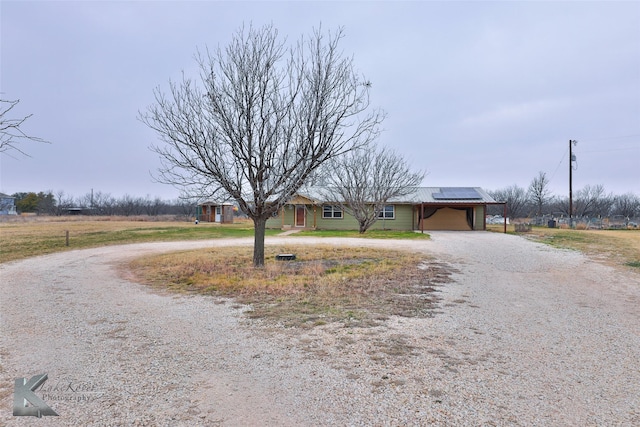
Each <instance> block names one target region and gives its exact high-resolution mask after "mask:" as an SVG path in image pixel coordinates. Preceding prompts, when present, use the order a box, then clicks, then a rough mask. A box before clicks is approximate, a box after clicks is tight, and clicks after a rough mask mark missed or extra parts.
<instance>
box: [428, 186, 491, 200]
mask: <svg viewBox="0 0 640 427" xmlns="http://www.w3.org/2000/svg"><path fill="white" fill-rule="evenodd" d="M433 198H434V199H435V200H478V199H482V196H481V195H480V194H479V193H478V192H477V191H476V189H475V188H471V187H455V188H454V187H443V188H440V192H439V193H433Z"/></svg>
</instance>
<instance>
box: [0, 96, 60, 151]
mask: <svg viewBox="0 0 640 427" xmlns="http://www.w3.org/2000/svg"><path fill="white" fill-rule="evenodd" d="M19 102H20V100H19V99H16V100H14V101H7V100H4V99H0V153H2V152H5V151H8V150H14V151H17V152H19V153H20V154H23V155H25V156H28V154H27V153H25V152H24V151H22V150H21V149H20V147H19V145H20V144H21V143H22V142H24V141H34V142H44V143H49V141H45V140H44V139H42V138H37V137H35V136H30V135H27V134H26V133H25V132H24V131H23V130H22V125H23V124H24V123H25V122H26V121H27V120H28V119H29V118H30V117H31V116H33V114H29V115H27V116H24V117H20V118H16V119H14V118H10V117H9V114H10V113H11V110H13V108H14V107H15V106H16V105H18V103H19Z"/></svg>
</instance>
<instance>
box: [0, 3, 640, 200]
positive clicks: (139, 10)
mask: <svg viewBox="0 0 640 427" xmlns="http://www.w3.org/2000/svg"><path fill="white" fill-rule="evenodd" d="M0 8H1V18H0V19H1V25H2V34H1V38H2V46H1V48H2V53H1V60H2V63H1V71H2V74H1V78H0V85H1V89H0V91H1V92H2V97H3V98H5V99H16V98H20V99H21V103H20V111H19V112H20V113H23V114H30V113H33V114H34V117H32V118H31V119H30V120H29V122H28V123H27V126H26V129H25V130H27V131H28V132H30V133H31V134H33V135H36V136H39V137H42V138H45V139H47V140H50V141H52V142H53V144H52V145H37V144H31V145H29V146H25V150H27V151H28V152H29V153H30V154H31V155H32V156H33V157H32V158H19V159H14V158H12V157H9V156H7V155H6V154H3V155H0V191H2V192H5V193H13V192H17V191H41V190H48V189H50V190H53V191H58V190H65V191H66V192H68V193H71V194H74V195H80V194H85V193H87V192H89V191H90V190H91V188H93V189H95V190H100V191H103V192H107V193H112V194H113V195H123V194H126V193H129V194H133V195H147V194H149V195H153V196H155V195H159V196H161V197H167V198H169V197H174V196H176V195H177V191H176V190H174V189H172V188H171V187H167V186H165V185H161V184H157V183H153V182H152V179H151V177H150V172H153V171H154V170H155V169H156V168H157V166H158V159H157V158H156V157H155V155H154V154H153V153H152V152H151V151H149V150H148V148H147V147H148V146H149V145H151V144H153V143H156V142H157V139H156V136H155V135H154V134H153V133H152V132H151V131H150V130H149V129H146V128H145V127H144V125H143V124H142V123H140V122H139V121H138V120H137V119H136V117H137V114H138V111H140V110H143V109H145V108H146V106H147V105H149V104H150V103H151V102H152V101H153V94H152V91H153V89H154V88H155V87H157V86H161V87H166V84H167V81H168V80H169V79H178V78H180V76H181V73H182V72H184V73H185V74H186V75H188V76H195V74H196V67H195V62H194V61H193V54H194V53H195V51H196V49H197V48H204V47H205V46H209V47H215V46H217V45H218V44H220V45H222V46H224V45H225V44H226V43H227V42H228V41H229V40H230V38H231V35H232V34H233V32H234V31H236V30H237V29H238V28H239V27H240V26H241V25H242V24H243V23H245V24H248V23H250V22H252V23H253V24H254V25H262V24H265V23H273V25H274V26H275V27H276V28H278V29H279V30H280V32H281V33H282V34H283V35H286V36H288V37H289V40H296V39H297V38H298V37H299V36H300V35H301V34H303V33H308V32H310V31H311V29H312V27H314V26H315V27H317V26H318V25H319V24H320V23H322V26H323V28H325V29H335V28H336V27H338V26H344V27H345V30H346V38H345V39H344V40H343V45H342V46H343V48H344V52H345V54H348V55H351V54H353V56H354V60H355V63H356V65H357V67H358V69H359V70H360V71H361V72H362V74H363V75H365V76H366V77H367V78H368V79H369V80H371V81H372V82H373V87H372V97H373V98H372V99H373V102H374V104H375V105H376V106H380V107H382V108H384V109H385V110H386V111H387V112H388V119H387V121H386V122H385V125H384V127H385V132H384V134H383V135H382V138H381V142H382V143H383V144H385V145H388V146H391V147H393V148H395V149H396V150H397V151H398V152H400V153H401V154H403V155H404V156H405V157H407V158H408V159H410V161H411V162H412V164H413V166H414V167H415V168H417V169H423V170H427V171H428V172H429V174H428V175H427V177H426V179H425V182H424V184H425V185H433V186H440V185H441V186H456V185H472V186H482V187H485V188H487V189H497V188H503V187H506V186H509V185H512V184H518V185H521V186H523V187H526V186H527V185H528V183H529V182H530V181H531V179H532V178H533V177H535V176H536V175H537V173H538V171H545V172H547V174H548V176H549V177H552V181H551V185H552V188H553V190H554V192H556V193H557V194H564V192H566V191H567V185H568V184H567V179H568V157H567V153H566V151H567V148H568V141H569V139H577V140H578V141H579V143H578V146H577V147H576V155H577V157H578V170H577V171H576V172H575V174H574V189H576V188H581V187H582V186H584V185H588V184H590V185H594V184H602V185H604V186H605V188H606V189H607V190H608V191H612V192H615V193H624V192H628V191H632V192H635V193H637V194H638V193H640V184H639V183H640V160H638V159H640V3H637V2H561V3H559V2H142V1H140V2H135V1H130V2H115V1H114V2H29V1H20V2H18V1H16V2H13V1H3V2H2V3H1V4H0Z"/></svg>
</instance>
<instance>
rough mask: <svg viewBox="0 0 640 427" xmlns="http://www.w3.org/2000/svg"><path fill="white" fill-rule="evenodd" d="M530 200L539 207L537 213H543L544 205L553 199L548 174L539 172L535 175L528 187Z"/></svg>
mask: <svg viewBox="0 0 640 427" xmlns="http://www.w3.org/2000/svg"><path fill="white" fill-rule="evenodd" d="M527 192H528V196H529V200H530V201H531V203H532V204H534V205H535V206H536V208H537V211H536V214H537V215H542V207H543V206H544V205H545V204H546V203H548V202H549V200H551V189H549V179H548V178H547V174H546V173H544V172H539V173H538V176H537V177H535V178H534V179H533V180H532V181H531V184H529V189H528V191H527Z"/></svg>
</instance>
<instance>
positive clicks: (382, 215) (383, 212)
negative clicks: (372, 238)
mask: <svg viewBox="0 0 640 427" xmlns="http://www.w3.org/2000/svg"><path fill="white" fill-rule="evenodd" d="M389 206H391V216H385V215H386V213H387V211H386V208H388V207H389ZM378 219H396V205H384V206H383V207H382V210H381V211H380V212H378Z"/></svg>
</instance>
